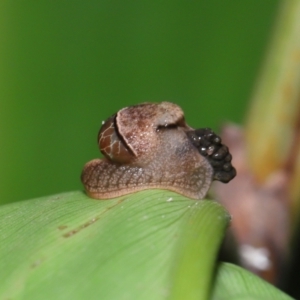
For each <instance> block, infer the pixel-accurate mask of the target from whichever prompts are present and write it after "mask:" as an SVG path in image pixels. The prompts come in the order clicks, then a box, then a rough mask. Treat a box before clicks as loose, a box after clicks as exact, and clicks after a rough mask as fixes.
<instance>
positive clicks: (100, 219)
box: [0, 190, 229, 300]
mask: <svg viewBox="0 0 300 300" xmlns="http://www.w3.org/2000/svg"><path fill="white" fill-rule="evenodd" d="M228 222H229V215H228V213H227V212H226V211H225V209H224V208H223V207H222V206H221V205H219V204H218V203H216V202H214V201H208V200H201V201H195V200H191V199H188V198H185V197H183V196H180V195H178V194H175V193H172V192H169V191H161V190H148V191H143V192H140V193H136V194H132V195H129V196H123V197H120V198H116V199H112V200H104V201H101V200H93V199H90V198H88V197H87V196H85V195H84V194H83V193H81V192H71V193H66V194H61V195H55V196H50V197H44V198H39V199H33V200H28V201H23V202H19V203H13V204H9V205H4V206H1V207H0V282H1V285H0V299H25V300H26V299H30V300H34V299H72V300H73V299H80V300H81V299H85V298H86V299H101V300H103V299H104V300H105V299H110V300H113V299H118V300H119V299H156V300H159V299H187V300H188V299H207V298H208V295H209V292H210V289H211V281H212V276H213V270H214V264H215V259H216V254H217V251H218V248H219V245H220V243H221V241H222V238H223V235H224V232H225V229H226V227H227V225H228Z"/></svg>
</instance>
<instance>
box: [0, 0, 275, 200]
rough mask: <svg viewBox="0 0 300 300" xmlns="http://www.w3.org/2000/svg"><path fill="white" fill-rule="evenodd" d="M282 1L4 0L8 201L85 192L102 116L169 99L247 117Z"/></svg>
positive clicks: (0, 125)
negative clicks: (85, 169) (85, 178)
mask: <svg viewBox="0 0 300 300" xmlns="http://www.w3.org/2000/svg"><path fill="white" fill-rule="evenodd" d="M277 8H278V1H274V0H265V1H258V0H256V1H253V0H244V1H205V0H201V1H200V0H199V1H174V0H172V1H169V0H167V1H158V0H152V1H146V2H144V1H142V2H141V1H106V0H102V1H94V0H90V1H72V2H67V1H46V0H45V1H30V0H29V1H6V0H4V1H1V3H0V141H1V144H0V145H1V146H0V153H1V155H0V166H1V168H0V203H2V204H3V203H7V202H13V201H18V200H24V199H28V198H33V197H39V196H44V195H49V194H54V193H60V192H64V191H70V190H78V189H82V185H81V183H80V179H79V177H80V173H81V169H82V167H83V165H84V164H85V163H86V162H87V161H89V160H91V159H93V158H96V157H99V156H100V154H99V151H98V148H97V142H96V140H97V133H98V130H99V128H100V126H101V122H102V121H103V120H105V119H106V118H107V117H109V116H110V115H111V114H113V113H115V112H116V111H117V110H119V109H120V108H122V107H124V106H128V105H132V104H136V103H140V102H144V101H157V102H159V101H163V100H169V101H172V102H175V103H177V104H178V105H180V106H181V107H182V108H183V110H184V111H185V115H186V119H187V121H188V123H189V124H190V125H191V126H193V127H206V126H207V127H211V128H213V129H214V130H216V131H218V129H219V127H220V125H222V123H223V122H226V121H231V122H235V123H239V124H241V123H242V122H243V120H244V116H245V114H246V111H247V107H248V102H249V99H250V96H251V93H252V90H253V85H254V82H255V78H256V76H257V74H258V70H259V67H260V64H261V62H262V60H263V57H264V53H265V50H266V46H267V44H268V41H269V37H270V32H271V30H272V25H273V23H274V18H275V15H276V12H277Z"/></svg>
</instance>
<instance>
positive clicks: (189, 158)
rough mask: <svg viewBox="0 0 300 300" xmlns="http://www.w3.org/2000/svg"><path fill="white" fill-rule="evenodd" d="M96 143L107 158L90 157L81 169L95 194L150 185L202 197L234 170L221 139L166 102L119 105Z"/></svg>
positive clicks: (100, 196)
mask: <svg viewBox="0 0 300 300" xmlns="http://www.w3.org/2000/svg"><path fill="white" fill-rule="evenodd" d="M98 144H99V148H100V151H101V152H102V154H103V155H104V156H105V158H103V159H94V160H92V161H90V162H88V163H87V164H86V165H85V166H84V168H83V171H82V174H81V180H82V183H83V185H84V187H85V190H86V192H87V194H88V195H89V196H90V197H92V198H96V199H110V198H114V197H118V196H122V195H126V194H129V193H133V192H136V191H140V190H145V189H152V188H158V189H166V190H171V191H174V192H177V193H179V194H182V195H184V196H187V197H190V198H193V199H203V198H204V197H205V195H206V194H207V192H208V189H209V188H210V185H211V183H212V181H213V180H219V181H222V182H224V183H226V182H229V181H230V180H231V179H232V178H234V177H235V175H236V171H235V168H234V167H233V166H232V165H231V159H232V157H231V155H230V153H229V151H228V148H227V147H226V146H224V145H222V143H221V138H220V137H218V136H217V135H216V134H215V133H214V132H213V131H212V130H211V129H209V128H203V129H196V130H195V129H193V128H191V127H190V126H188V125H187V124H186V122H185V119H184V114H183V111H182V109H181V108H180V107H179V106H177V105H176V104H173V103H170V102H161V103H143V104H139V105H135V106H129V107H125V108H123V109H121V110H120V111H118V112H117V113H116V114H114V115H112V116H111V117H110V118H108V119H107V120H106V121H105V122H104V123H103V125H102V127H101V129H100V131H99V134H98Z"/></svg>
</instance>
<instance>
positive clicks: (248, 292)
mask: <svg viewBox="0 0 300 300" xmlns="http://www.w3.org/2000/svg"><path fill="white" fill-rule="evenodd" d="M212 299H213V300H232V299H234V300H248V299H249V300H250V299H251V300H252V299H255V300H260V299H261V300H281V299H282V300H290V299H292V298H291V297H289V296H288V295H286V294H285V293H283V292H282V291H280V290H278V289H277V288H276V287H274V286H273V285H271V284H269V283H268V282H266V281H264V280H262V279H261V278H259V277H257V276H256V275H254V274H252V273H250V272H249V271H246V270H244V269H242V268H240V267H238V266H236V265H232V264H229V263H221V264H220V265H219V267H218V272H217V277H216V280H215V285H214V291H213V297H212Z"/></svg>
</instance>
